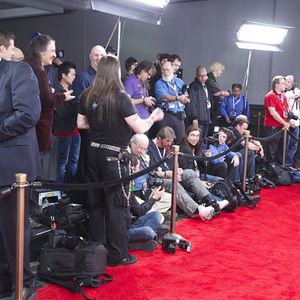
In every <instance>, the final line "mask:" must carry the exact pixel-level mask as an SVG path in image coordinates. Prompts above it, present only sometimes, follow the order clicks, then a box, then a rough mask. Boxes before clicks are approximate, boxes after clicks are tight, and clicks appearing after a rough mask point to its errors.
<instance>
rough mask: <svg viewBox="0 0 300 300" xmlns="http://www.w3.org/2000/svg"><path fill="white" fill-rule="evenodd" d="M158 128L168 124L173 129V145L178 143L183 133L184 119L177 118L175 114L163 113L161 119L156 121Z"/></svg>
mask: <svg viewBox="0 0 300 300" xmlns="http://www.w3.org/2000/svg"><path fill="white" fill-rule="evenodd" d="M157 124H158V125H157V126H158V128H159V129H161V128H163V127H166V126H169V127H171V128H173V130H174V131H175V135H176V139H175V140H174V145H179V144H180V143H181V142H182V140H183V138H184V135H185V125H184V120H179V119H178V118H177V117H176V116H173V115H171V114H169V113H165V115H164V118H163V120H161V121H160V122H158V123H157Z"/></svg>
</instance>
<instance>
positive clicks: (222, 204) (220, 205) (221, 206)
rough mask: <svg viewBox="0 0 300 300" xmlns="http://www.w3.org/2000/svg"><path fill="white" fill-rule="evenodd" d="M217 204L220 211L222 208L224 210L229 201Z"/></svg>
mask: <svg viewBox="0 0 300 300" xmlns="http://www.w3.org/2000/svg"><path fill="white" fill-rule="evenodd" d="M218 204H219V207H220V210H222V209H223V208H225V207H226V206H228V205H229V201H228V200H226V199H224V200H221V201H219V202H218Z"/></svg>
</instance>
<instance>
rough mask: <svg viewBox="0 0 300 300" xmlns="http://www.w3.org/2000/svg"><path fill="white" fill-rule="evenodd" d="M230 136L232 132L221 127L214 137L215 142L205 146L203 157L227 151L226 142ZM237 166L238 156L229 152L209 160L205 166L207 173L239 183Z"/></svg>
mask: <svg viewBox="0 0 300 300" xmlns="http://www.w3.org/2000/svg"><path fill="white" fill-rule="evenodd" d="M231 135H232V131H230V130H229V129H227V128H222V127H221V128H220V130H219V132H218V135H217V137H216V138H217V140H215V141H213V143H209V144H207V146H206V149H207V150H206V152H205V155H206V156H207V157H211V156H215V155H217V154H220V153H222V152H225V151H226V150H228V146H227V145H226V141H227V139H228V138H229V137H230V136H231ZM238 165H239V156H238V155H237V154H236V153H234V152H229V153H227V154H226V155H225V156H221V157H219V158H216V159H212V160H210V161H209V163H208V165H207V173H208V174H211V175H214V176H219V177H222V178H224V179H225V178H226V179H230V180H233V181H240V176H239V170H238V168H237V167H238Z"/></svg>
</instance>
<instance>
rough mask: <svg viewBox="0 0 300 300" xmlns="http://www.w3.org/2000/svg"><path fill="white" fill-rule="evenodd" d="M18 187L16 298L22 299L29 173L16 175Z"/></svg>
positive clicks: (17, 299)
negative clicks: (25, 215)
mask: <svg viewBox="0 0 300 300" xmlns="http://www.w3.org/2000/svg"><path fill="white" fill-rule="evenodd" d="M15 178H16V184H15V187H16V189H17V236H16V238H17V243H16V244H17V251H16V252H17V257H16V300H22V292H23V270H24V212H25V188H26V187H27V186H28V183H27V175H26V174H24V173H18V174H16V175H15Z"/></svg>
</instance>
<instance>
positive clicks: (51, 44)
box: [25, 34, 74, 180]
mask: <svg viewBox="0 0 300 300" xmlns="http://www.w3.org/2000/svg"><path fill="white" fill-rule="evenodd" d="M55 57H56V54H55V41H54V39H53V38H52V37H50V36H49V35H43V34H42V35H39V36H37V37H35V38H34V39H33V40H31V42H30V43H29V45H28V47H27V48H26V50H25V61H26V62H27V63H29V64H30V66H31V68H32V70H33V72H34V74H35V76H36V78H37V80H38V83H39V89H40V101H41V107H42V111H41V116H40V119H39V121H38V123H37V125H36V134H37V139H38V143H39V150H40V158H41V162H42V175H41V179H43V180H49V179H50V178H49V177H50V169H51V155H50V149H51V136H52V125H53V111H54V109H55V108H56V107H57V106H58V105H60V104H61V103H62V102H63V101H70V100H72V99H74V96H72V93H73V91H72V90H69V91H66V92H64V93H55V94H53V93H52V89H51V86H50V84H49V78H48V75H47V72H46V70H45V67H46V66H50V65H51V64H52V61H53V59H54V58H55Z"/></svg>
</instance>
